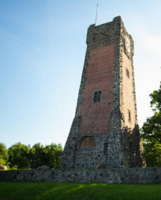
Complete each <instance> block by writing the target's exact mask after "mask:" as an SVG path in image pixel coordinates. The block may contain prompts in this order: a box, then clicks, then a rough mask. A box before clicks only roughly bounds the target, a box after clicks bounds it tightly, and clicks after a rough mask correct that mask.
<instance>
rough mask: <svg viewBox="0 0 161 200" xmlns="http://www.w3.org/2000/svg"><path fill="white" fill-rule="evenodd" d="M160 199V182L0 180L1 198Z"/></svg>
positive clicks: (77, 199) (17, 199)
mask: <svg viewBox="0 0 161 200" xmlns="http://www.w3.org/2000/svg"><path fill="white" fill-rule="evenodd" d="M41 199H42V200H48V199H56V200H60V199H62V200H68V199H69V200H75V199H76V200H79V199H83V200H87V199H90V200H95V199H96V200H100V199H101V200H104V199H108V200H116V199H117V200H121V199H122V200H126V199H130V200H137V199H138V200H156V199H157V200H160V199H161V185H127V184H100V183H86V184H81V183H37V182H0V200H41Z"/></svg>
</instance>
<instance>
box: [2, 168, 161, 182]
mask: <svg viewBox="0 0 161 200" xmlns="http://www.w3.org/2000/svg"><path fill="white" fill-rule="evenodd" d="M0 181H35V182H56V183H59V182H65V183H67V182H74V183H130V184H131V183H141V184H143V183H161V167H151V168H150V167H146V168H138V167H137V168H116V169H65V170H60V169H59V170H28V171H27V170H20V171H0Z"/></svg>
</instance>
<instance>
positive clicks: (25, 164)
mask: <svg viewBox="0 0 161 200" xmlns="http://www.w3.org/2000/svg"><path fill="white" fill-rule="evenodd" d="M62 151H63V148H62V146H61V145H60V144H58V145H56V144H53V143H52V144H51V145H46V146H45V147H44V146H43V145H41V144H40V143H37V144H35V145H34V146H33V147H32V148H31V147H30V145H28V146H26V145H24V144H21V143H20V142H19V143H16V144H14V145H12V146H11V147H10V148H9V149H8V154H9V159H8V161H9V162H8V163H9V164H10V168H12V169H26V168H27V169H29V168H32V169H36V168H38V167H40V166H42V165H47V166H49V167H50V168H55V169H56V168H58V165H59V159H60V156H61V154H62Z"/></svg>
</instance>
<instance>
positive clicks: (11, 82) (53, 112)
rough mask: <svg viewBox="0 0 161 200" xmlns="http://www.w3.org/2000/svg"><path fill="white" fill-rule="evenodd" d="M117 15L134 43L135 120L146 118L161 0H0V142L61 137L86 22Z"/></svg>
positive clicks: (72, 101)
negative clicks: (96, 17)
mask: <svg viewBox="0 0 161 200" xmlns="http://www.w3.org/2000/svg"><path fill="white" fill-rule="evenodd" d="M97 3H98V4H99V7H98V19H97V25H99V24H102V23H106V22H109V21H112V20H113V18H114V17H116V16H119V15H120V16H121V17H122V19H123V21H124V25H125V27H126V29H127V31H128V33H130V34H131V36H132V37H133V40H134V48H135V50H134V70H135V84H136V98H137V107H138V121H139V125H140V126H142V124H143V122H144V121H145V120H146V118H147V117H148V116H151V115H152V111H151V108H150V98H149V94H150V93H151V92H152V91H153V90H155V89H158V88H159V83H160V81H161V68H160V67H161V48H160V47H161V17H160V16H161V14H160V8H161V1H160V0H158V1H157V0H153V1H151V0H142V1H140V0H135V1H129V0H122V1H120V0H113V1H107V0H97V1H96V0H79V1H75V0H68V1H65V0H27V1H25V0H14V1H13V0H5V1H4V0H0V142H3V143H4V144H6V145H7V147H10V146H11V145H12V144H15V143H17V142H21V143H24V144H26V145H27V144H31V145H33V144H35V143H38V142H40V143H41V144H44V145H48V144H51V143H52V142H53V143H57V144H58V143H61V144H62V145H63V146H64V144H65V141H66V139H67V136H68V133H69V130H70V127H71V123H72V120H73V117H74V114H75V108H76V103H77V96H78V90H79V85H80V79H81V73H82V69H83V63H84V56H85V51H86V34H87V28H88V27H89V25H91V24H94V23H95V12H96V5H97Z"/></svg>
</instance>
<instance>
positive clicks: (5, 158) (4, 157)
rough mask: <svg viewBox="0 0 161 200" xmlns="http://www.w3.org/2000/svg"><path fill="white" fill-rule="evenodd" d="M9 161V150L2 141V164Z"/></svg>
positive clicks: (0, 160)
mask: <svg viewBox="0 0 161 200" xmlns="http://www.w3.org/2000/svg"><path fill="white" fill-rule="evenodd" d="M7 161H8V150H7V148H6V145H5V144H3V143H0V165H5V164H6V163H7Z"/></svg>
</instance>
